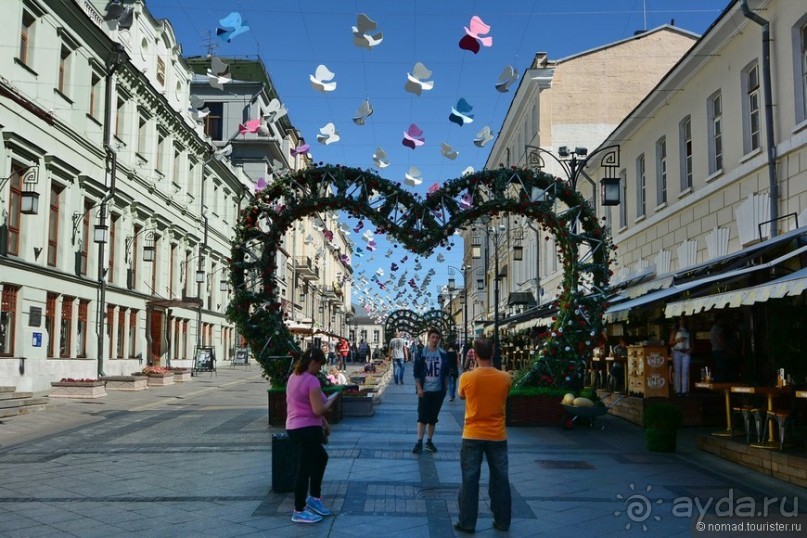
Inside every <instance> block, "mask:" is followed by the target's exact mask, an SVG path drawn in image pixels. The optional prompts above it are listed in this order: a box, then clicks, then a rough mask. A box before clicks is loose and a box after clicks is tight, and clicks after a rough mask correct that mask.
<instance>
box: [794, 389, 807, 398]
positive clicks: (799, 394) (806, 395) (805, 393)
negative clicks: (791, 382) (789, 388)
mask: <svg viewBox="0 0 807 538" xmlns="http://www.w3.org/2000/svg"><path fill="white" fill-rule="evenodd" d="M796 398H807V390H797V391H796Z"/></svg>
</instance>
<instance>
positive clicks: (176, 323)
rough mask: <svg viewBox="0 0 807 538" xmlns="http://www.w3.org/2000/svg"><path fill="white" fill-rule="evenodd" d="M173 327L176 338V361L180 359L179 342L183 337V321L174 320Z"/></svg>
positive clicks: (174, 353) (174, 354)
mask: <svg viewBox="0 0 807 538" xmlns="http://www.w3.org/2000/svg"><path fill="white" fill-rule="evenodd" d="M173 325H174V326H173V333H174V334H173V337H174V347H173V349H174V351H173V357H174V358H175V359H178V358H179V341H180V336H181V332H180V331H182V320H181V319H178V318H174V324H173Z"/></svg>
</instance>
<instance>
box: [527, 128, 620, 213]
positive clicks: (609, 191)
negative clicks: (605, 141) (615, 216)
mask: <svg viewBox="0 0 807 538" xmlns="http://www.w3.org/2000/svg"><path fill="white" fill-rule="evenodd" d="M524 153H525V154H526V161H527V167H528V168H535V169H537V170H541V169H543V168H544V167H545V166H546V163H545V162H544V159H543V155H548V156H549V157H550V158H552V160H554V161H555V162H556V163H558V164H559V165H560V167H561V168H562V169H563V171H564V173H565V174H566V179H568V181H569V186H570V187H571V188H572V190H577V180H578V179H579V177H580V174H581V173H582V174H583V175H584V176H585V177H586V179H587V180H588V181H589V182H590V183H591V184H592V186H596V183H595V182H594V180H592V179H591V178H590V177H589V176H588V174H586V173H585V172H584V170H585V168H586V166H588V163H589V161H590V160H591V159H592V158H593V157H594V156H595V155H602V158H601V159H600V166H601V167H602V168H605V177H604V178H603V179H602V180H600V202H601V204H602V205H604V206H609V205H619V203H620V199H619V198H620V189H619V176H618V174H617V170H618V168H619V145H617V144H614V145H611V146H604V147H601V148H598V149H597V150H595V151H593V152H592V153H589V152H588V149H586V148H583V147H575V148H573V149H572V148H569V147H568V146H560V147H559V148H558V155H557V156H555V154H553V153H552V152H551V151H549V150H547V149H544V148H541V147H538V146H530V145H526V146H524ZM595 209H596V208H595Z"/></svg>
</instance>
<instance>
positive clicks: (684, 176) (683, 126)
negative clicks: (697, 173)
mask: <svg viewBox="0 0 807 538" xmlns="http://www.w3.org/2000/svg"><path fill="white" fill-rule="evenodd" d="M678 141H679V144H678V146H679V147H680V148H681V149H680V152H681V153H680V156H681V192H685V191H688V190H689V189H691V188H692V118H691V117H690V116H687V117H685V118H684V119H683V120H681V123H679V124H678ZM623 199H624V198H623Z"/></svg>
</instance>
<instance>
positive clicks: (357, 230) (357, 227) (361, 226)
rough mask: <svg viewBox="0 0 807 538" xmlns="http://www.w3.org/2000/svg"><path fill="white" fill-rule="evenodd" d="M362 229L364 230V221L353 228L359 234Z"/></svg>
mask: <svg viewBox="0 0 807 538" xmlns="http://www.w3.org/2000/svg"><path fill="white" fill-rule="evenodd" d="M362 228H364V221H363V220H360V221H359V223H358V224H357V225H356V227H355V228H353V231H354V232H356V233H359V230H361V229H362Z"/></svg>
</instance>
